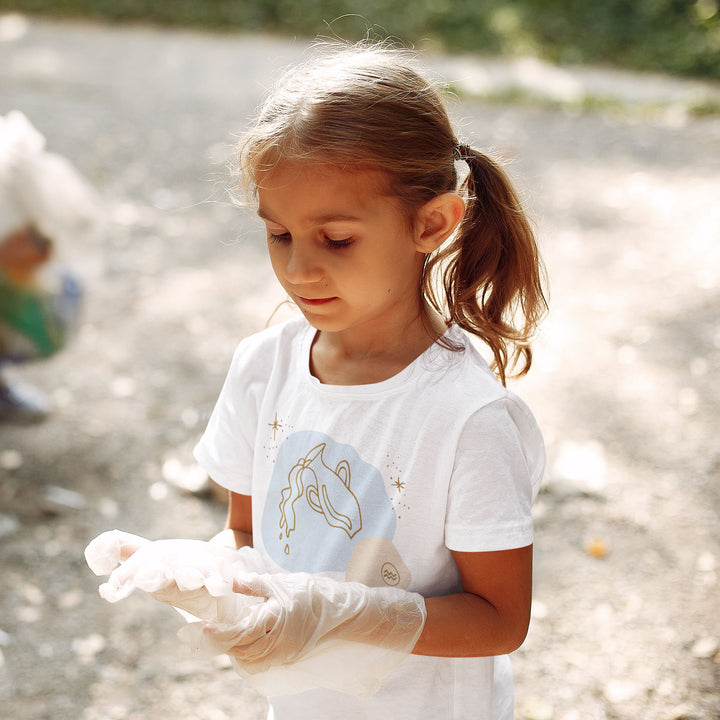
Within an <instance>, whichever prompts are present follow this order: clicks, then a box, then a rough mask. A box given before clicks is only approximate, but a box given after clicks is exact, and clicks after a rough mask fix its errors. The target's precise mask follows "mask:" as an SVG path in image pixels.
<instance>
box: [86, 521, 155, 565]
mask: <svg viewBox="0 0 720 720" xmlns="http://www.w3.org/2000/svg"><path fill="white" fill-rule="evenodd" d="M149 542H150V541H149V540H147V539H145V538H143V537H140V536H139V535H132V534H131V533H126V532H123V531H121V530H108V531H106V532H104V533H101V534H100V535H98V536H97V537H96V538H94V539H93V540H91V541H90V543H89V544H88V546H87V547H86V548H85V561H86V562H87V564H88V567H89V568H90V569H91V570H92V571H93V572H94V573H95V574H96V575H109V574H110V573H111V572H112V571H113V569H114V568H115V567H117V566H118V565H119V564H120V563H121V562H122V561H123V560H126V559H127V558H129V557H130V556H131V555H132V554H133V553H134V552H135V551H136V550H137V549H138V548H140V547H141V546H142V545H145V544H147V543H149Z"/></svg>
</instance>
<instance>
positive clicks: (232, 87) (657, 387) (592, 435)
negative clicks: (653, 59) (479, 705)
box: [0, 18, 720, 720]
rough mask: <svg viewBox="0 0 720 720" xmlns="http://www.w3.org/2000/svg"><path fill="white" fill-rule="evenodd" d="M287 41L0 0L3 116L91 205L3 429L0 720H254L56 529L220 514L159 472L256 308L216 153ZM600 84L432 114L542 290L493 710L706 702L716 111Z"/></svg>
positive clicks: (686, 711)
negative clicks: (600, 100)
mask: <svg viewBox="0 0 720 720" xmlns="http://www.w3.org/2000/svg"><path fill="white" fill-rule="evenodd" d="M305 47H306V43H304V42H301V41H296V42H292V41H280V40H276V39H271V38H260V37H238V36H210V35H203V34H191V33H185V32H162V31H157V30H151V29H146V28H141V27H135V28H107V27H101V26H86V25H82V24H52V23H41V22H32V23H30V24H29V25H25V24H23V23H22V22H21V20H20V19H19V18H14V19H11V20H10V21H8V20H7V18H3V19H0V113H5V112H7V111H8V110H10V109H14V108H17V109H21V110H23V111H24V112H25V113H26V114H27V115H28V117H29V118H30V119H31V121H32V122H33V123H34V124H35V125H36V126H37V127H38V128H40V129H41V130H42V131H43V133H44V134H45V135H46V136H47V138H48V144H49V147H50V148H51V149H52V150H54V151H56V152H60V153H62V154H64V155H66V156H67V157H69V158H71V159H72V160H73V162H74V163H75V164H76V165H77V166H78V167H79V168H80V169H81V171H82V172H83V173H84V174H85V176H86V177H87V178H88V179H89V180H90V181H91V182H92V183H93V185H94V186H95V187H96V188H97V190H98V193H99V196H100V200H101V203H102V213H103V217H104V224H103V226H102V228H101V229H100V230H99V232H98V233H97V235H96V236H95V237H94V238H83V239H78V238H73V239H69V240H67V241H66V242H65V244H64V246H63V248H62V256H63V258H64V259H65V260H66V261H67V262H69V263H70V264H71V265H73V266H74V267H75V268H76V269H77V270H78V271H79V272H81V273H82V275H83V277H84V278H85V282H86V289H87V302H86V312H85V316H84V320H83V323H82V326H81V327H80V329H79V331H78V333H77V336H76V338H75V339H74V341H73V343H72V345H71V346H70V347H69V348H68V349H67V350H66V351H65V352H63V353H62V354H60V355H58V356H57V357H55V358H53V359H52V360H50V361H47V362H44V363H38V364H36V365H33V366H31V367H23V368H19V369H18V371H17V374H18V376H19V377H21V378H22V379H23V380H26V381H28V382H31V383H33V384H35V385H36V386H38V387H40V388H42V389H43V390H44V391H46V392H47V393H49V394H50V395H51V396H52V398H53V401H54V404H55V412H54V414H53V416H52V417H51V419H49V420H48V421H47V422H46V423H44V424H42V425H39V426H36V427H29V428H28V427H15V426H2V427H0V541H1V542H0V578H1V580H0V718H2V719H3V720H49V719H52V720H176V719H177V718H186V719H187V720H227V719H229V718H232V719H233V720H241V719H242V720H259V719H260V718H263V717H264V712H265V704H264V700H263V699H262V698H261V697H258V696H257V695H255V694H254V693H253V692H251V691H250V690H249V689H247V688H245V687H244V686H243V684H242V682H241V681H240V679H239V678H238V677H237V676H236V675H235V674H234V673H233V671H232V670H231V669H229V668H228V667H227V666H226V665H224V664H223V663H211V662H208V661H204V660H199V659H196V658H193V657H191V656H190V655H189V653H188V652H187V651H186V650H185V648H184V647H183V646H182V645H181V643H180V642H179V641H178V640H177V638H176V637H175V631H176V630H177V629H178V628H179V627H180V625H181V623H182V621H181V620H180V618H179V617H178V616H176V615H175V614H174V613H173V612H172V611H170V610H169V609H168V608H166V607H164V606H158V605H156V604H155V603H154V602H153V601H152V600H151V599H150V598H148V597H143V596H140V595H138V596H137V597H136V596H132V597H130V598H129V599H127V600H125V601H123V602H122V603H121V604H119V605H115V606H111V605H109V604H107V603H105V602H104V601H102V600H101V599H100V598H99V597H98V595H97V585H98V580H97V578H95V577H94V576H93V575H92V574H91V573H90V571H89V570H88V568H87V566H86V565H85V562H84V559H83V549H84V547H85V545H86V544H87V543H88V541H89V540H90V539H91V538H93V537H94V536H95V535H97V534H99V533H100V532H102V531H103V530H106V529H110V528H113V527H118V528H121V529H124V530H128V531H130V532H135V533H138V534H141V535H145V536H148V537H153V538H160V537H192V538H201V539H204V538H207V537H209V536H210V535H212V534H213V533H214V532H216V531H217V530H218V529H219V528H220V527H221V525H222V522H223V519H224V508H223V507H222V505H221V504H220V503H218V502H215V501H213V500H211V499H206V498H199V497H196V496H194V495H190V494H187V493H185V492H182V491H180V490H179V489H178V487H177V482H178V479H179V480H180V481H192V480H194V479H195V478H196V468H194V466H193V463H192V458H191V449H192V447H193V445H194V443H195V441H196V440H197V438H198V436H199V434H200V432H201V431H202V428H203V426H204V423H205V420H206V418H207V416H208V413H209V411H210V410H211V408H212V406H213V403H214V400H215V398H216V396H217V393H218V391H219V388H220V384H221V382H222V380H223V377H224V373H225V371H226V368H227V365H228V363H229V360H230V355H231V353H232V350H233V348H234V346H235V344H236V343H237V342H238V340H239V339H240V338H241V337H243V336H244V335H246V334H247V333H249V332H252V331H255V330H257V329H260V328H261V327H263V326H264V325H265V323H266V321H267V320H268V318H269V316H270V315H271V313H272V311H273V309H274V307H275V306H276V303H277V302H278V300H279V299H281V296H280V295H279V293H278V290H277V289H276V288H275V285H274V284H273V280H272V277H271V274H270V271H269V268H268V265H267V263H266V261H265V258H264V254H263V241H262V237H261V235H260V233H259V228H257V226H256V224H255V222H254V220H253V218H252V213H248V212H243V211H240V210H238V209H236V208H234V207H232V206H231V205H230V204H229V203H228V202H227V197H226V194H225V189H226V187H227V185H228V183H229V178H228V174H227V172H226V163H227V161H228V158H229V157H230V148H231V145H232V142H233V135H234V133H236V132H237V131H239V130H240V129H241V128H242V127H243V126H244V124H245V122H246V120H247V118H248V116H249V115H250V114H251V113H252V110H253V109H254V107H255V106H256V104H257V102H258V101H259V98H260V97H261V95H262V91H263V88H264V87H265V86H266V85H267V84H268V83H269V82H270V81H271V80H272V77H273V75H274V74H275V73H276V72H277V69H278V68H280V67H282V66H283V65H285V64H286V63H287V62H289V61H292V60H294V59H296V58H297V57H299V56H300V54H301V53H302V51H303V50H304V48H305ZM432 62H433V63H435V66H436V67H437V68H438V69H440V71H442V72H443V73H445V74H446V75H448V74H449V75H451V76H450V77H446V79H448V80H450V81H453V82H456V81H458V80H459V79H460V78H459V77H453V76H452V75H453V74H454V73H457V74H462V75H463V78H464V79H465V81H468V82H469V81H470V80H473V79H482V78H481V77H480V75H481V74H482V65H480V66H477V65H474V66H466V65H462V66H461V65H458V64H453V63H450V62H448V61H447V59H442V58H435V59H433V60H432ZM473 73H475V75H473ZM557 73H560V76H559V77H560V79H562V80H564V82H565V83H566V85H567V83H568V82H569V83H570V84H572V82H574V81H576V80H577V76H576V75H573V74H572V73H567V72H565V71H562V72H561V71H560V70H558V71H557ZM557 73H556V76H557ZM556 76H554V77H556ZM613 77H614V78H615V79H616V80H618V82H619V79H621V80H622V83H623V92H624V93H625V94H624V100H623V102H625V103H627V102H629V103H630V106H626V107H625V109H624V110H621V109H620V108H619V107H617V106H613V107H609V108H608V109H606V110H604V111H600V110H598V111H594V112H593V111H584V112H580V111H576V110H573V109H572V108H570V107H569V106H568V105H566V106H559V105H558V106H549V105H547V104H543V103H536V104H510V105H502V104H497V103H489V102H482V101H480V100H472V99H470V98H469V97H465V99H463V100H461V101H457V102H455V103H453V108H452V110H453V114H454V115H455V116H456V118H457V119H458V122H459V125H460V127H461V134H462V135H463V136H464V137H465V138H467V139H469V140H470V141H471V142H472V144H474V145H476V146H478V147H481V148H495V149H496V150H497V151H498V153H499V154H500V155H502V156H503V157H504V158H506V159H508V160H509V161H510V165H509V169H510V171H511V172H512V173H513V175H514V176H515V177H516V179H517V180H518V182H519V184H520V186H521V187H522V188H523V190H524V194H525V196H526V198H527V201H528V205H529V207H530V209H531V212H532V214H533V216H534V217H535V219H536V223H537V227H538V231H539V235H540V239H541V243H542V247H543V251H544V254H545V258H546V262H547V265H548V269H549V275H550V280H551V308H552V310H551V314H550V316H549V318H548V320H547V321H546V323H545V325H544V327H543V332H542V335H541V337H540V338H539V341H538V344H537V349H536V365H535V367H534V369H533V371H532V372H531V374H530V376H529V377H528V378H526V379H523V380H522V381H520V382H517V383H515V384H514V389H516V390H517V391H518V392H519V393H520V394H521V395H522V396H523V397H524V398H525V399H526V400H527V401H528V402H529V403H530V405H531V407H532V408H533V409H534V411H535V413H536V415H537V417H538V419H539V421H540V424H541V426H542V428H543V430H544V433H545V436H546V440H547V447H548V469H547V474H546V479H545V483H544V487H543V490H542V493H541V496H540V499H539V502H538V504H537V507H536V561H535V562H536V569H535V589H534V610H533V619H532V623H531V628H530V632H529V635H528V638H527V640H526V642H525V644H524V645H523V647H522V648H521V649H520V650H519V651H518V652H517V653H516V654H515V659H514V664H515V671H516V697H517V718H518V719H520V720H620V719H623V720H625V719H627V720H630V719H631V718H632V719H633V720H637V719H642V720H680V719H681V718H683V719H687V720H690V719H694V720H695V719H697V720H700V719H704V720H710V719H714V720H718V718H720V583H719V582H718V573H719V572H720V520H719V511H720V445H719V444H718V440H717V431H718V427H719V422H718V421H719V420H720V391H719V390H718V383H717V378H718V372H719V371H720V314H719V312H718V311H719V309H720V244H719V242H718V241H719V240H720V202H718V198H720V117H718V116H717V115H715V116H709V117H706V118H699V119H693V118H692V117H690V116H688V115H687V113H685V112H684V110H683V108H684V107H685V105H683V103H687V97H688V95H687V92H691V91H693V90H694V87H695V86H694V85H693V84H692V83H678V82H670V81H669V80H667V81H666V82H665V84H663V82H664V80H663V79H662V78H644V77H635V76H629V75H612V77H611V79H612V78H613ZM652 83H658V84H659V85H661V86H662V87H669V88H670V94H669V95H668V96H667V97H670V98H672V97H676V98H677V97H679V96H678V94H677V93H678V92H682V93H686V94H685V95H683V98H684V99H681V100H678V102H672V100H670V101H668V100H667V98H665V100H664V101H663V102H664V103H665V106H664V108H662V109H659V110H656V111H655V112H650V111H649V110H648V109H647V107H640V106H633V105H632V99H633V96H632V93H631V94H630V96H629V97H628V94H627V90H628V88H630V90H631V91H632V88H633V87H634V88H636V89H637V97H638V98H640V97H644V95H643V93H645V92H646V91H647V90H648V88H649V87H650V86H651V85H652ZM542 86H543V81H542V80H541V81H540V82H539V87H540V88H541V89H543V88H542ZM544 89H545V90H547V91H548V92H549V91H550V90H551V87H550V84H548V86H547V87H545V88H544ZM686 91H687V92H686ZM673 92H675V93H676V94H675V95H673Z"/></svg>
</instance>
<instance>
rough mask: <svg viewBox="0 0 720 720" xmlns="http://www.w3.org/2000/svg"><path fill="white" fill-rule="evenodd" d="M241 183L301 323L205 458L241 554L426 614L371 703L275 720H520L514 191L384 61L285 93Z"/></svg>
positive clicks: (242, 370) (343, 69)
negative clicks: (409, 602) (251, 550)
mask: <svg viewBox="0 0 720 720" xmlns="http://www.w3.org/2000/svg"><path fill="white" fill-rule="evenodd" d="M239 159H240V170H241V173H242V175H243V177H244V178H245V179H246V181H247V184H248V186H249V188H250V190H251V191H252V192H254V193H255V195H256V197H257V200H258V215H259V216H260V218H261V219H262V220H263V222H264V223H265V226H266V229H267V238H268V250H269V253H270V260H271V263H272V266H273V269H274V271H275V274H276V275H277V278H278V280H279V282H280V284H281V285H282V286H283V288H284V289H285V291H286V292H287V293H288V295H289V296H290V298H291V299H292V300H293V301H294V302H295V304H296V305H297V306H298V308H299V309H300V310H301V312H302V315H303V317H300V318H298V319H296V320H292V321H290V322H288V323H286V324H283V325H281V326H279V327H272V328H270V329H269V330H267V331H265V332H262V333H260V334H258V335H256V336H254V337H250V338H248V339H246V340H245V341H244V342H242V343H241V344H240V346H239V348H238V350H237V352H236V354H235V356H234V359H233V363H232V367H231V369H230V371H229V374H228V377H227V380H226V383H225V386H224V388H223V391H222V393H221V395H220V399H219V401H218V404H217V406H216V408H215V411H214V413H213V415H212V418H211V420H210V423H209V426H208V428H207V431H206V432H205V434H204V436H203V438H202V439H201V441H200V443H199V445H198V447H197V449H196V457H197V459H198V461H199V462H200V463H201V464H202V465H203V466H204V467H205V469H206V470H207V471H208V473H209V474H210V476H211V477H212V478H213V479H214V480H215V482H218V483H219V484H221V485H223V486H224V487H226V488H227V489H228V490H229V491H230V509H229V516H228V531H227V534H228V535H232V545H233V546H235V547H237V546H241V545H245V544H254V546H255V547H256V548H258V549H260V550H261V551H262V552H263V553H264V554H266V555H267V556H269V558H270V559H271V560H272V561H273V562H274V563H276V564H277V565H278V566H280V567H281V568H283V569H285V570H288V571H294V572H297V571H304V572H309V573H317V572H326V573H327V572H335V573H337V577H339V578H343V579H345V580H358V581H360V582H364V583H365V584H366V585H369V586H382V585H384V584H387V585H390V586H395V587H401V588H404V589H406V590H407V591H414V592H416V593H419V594H420V595H422V596H423V597H424V598H425V610H426V613H427V616H426V619H425V622H424V627H423V629H422V632H421V634H420V635H419V638H418V639H417V643H416V644H415V646H414V649H413V657H411V658H408V660H407V661H406V662H404V663H403V664H402V665H400V667H399V668H398V669H397V670H396V671H394V673H393V674H391V675H390V676H389V677H388V678H387V680H386V681H385V683H384V684H383V686H382V687H381V689H380V690H379V691H378V692H377V693H376V694H375V695H374V696H372V697H371V698H364V699H358V698H353V697H351V696H348V695H341V694H339V693H333V692H331V691H323V690H318V691H310V692H306V693H303V694H301V695H297V696H285V697H280V698H277V699H271V706H272V709H273V713H274V714H273V717H274V718H275V720H283V719H284V718H293V719H294V718H315V719H318V718H334V719H337V718H340V717H342V718H378V717H388V718H394V719H397V718H401V717H402V718H404V717H407V718H413V719H414V720H417V719H418V718H433V719H438V718H463V720H465V719H466V718H471V717H472V718H488V719H489V718H493V719H494V718H510V717H512V680H511V671H510V669H509V662H508V659H507V657H506V653H509V652H511V651H513V650H515V649H516V648H517V647H518V646H519V645H520V644H521V643H522V641H523V639H524V637H525V634H526V631H527V627H528V621H529V614H530V598H531V576H532V539H533V537H532V521H531V516H530V506H531V504H532V501H533V498H534V497H535V494H536V493H537V490H538V486H539V483H540V479H541V474H542V470H543V460H544V450H543V443H542V439H541V436H540V433H539V431H538V429H537V426H536V423H535V421H534V419H533V417H532V415H531V414H530V412H529V410H528V409H527V407H526V406H525V405H524V404H523V403H522V402H521V401H520V400H519V399H518V398H517V397H515V396H514V395H513V394H512V393H510V392H509V391H508V390H506V389H505V387H504V384H505V380H506V376H507V374H508V372H509V370H510V369H511V368H513V367H517V369H518V370H519V373H520V374H522V373H525V372H527V370H528V369H529V367H530V362H531V351H530V346H529V339H530V336H531V333H532V331H533V329H534V327H535V325H536V323H537V321H538V319H539V317H540V316H541V314H542V312H543V310H544V308H545V303H544V298H543V294H542V289H541V269H540V261H539V257H538V251H537V248H536V244H535V241H534V238H533V233H532V231H531V229H530V227H529V225H528V222H527V220H526V218H525V216H524V214H523V211H522V209H521V207H520V204H519V202H518V200H517V197H516V195H515V193H514V191H513V189H512V188H511V186H510V183H509V181H508V178H507V177H506V175H505V174H504V172H503V171H502V170H501V169H500V168H499V167H498V165H497V164H495V163H494V162H493V161H492V160H491V159H490V158H488V157H487V156H486V155H484V154H482V153H480V152H478V151H475V150H473V149H471V148H469V147H467V146H465V145H462V144H460V143H459V141H458V140H457V138H456V136H455V134H454V132H453V130H452V128H451V125H450V122H449V119H448V116H447V114H446V111H445V109H444V107H443V105H442V102H441V100H440V99H439V97H438V94H437V92H436V91H435V89H434V88H433V87H432V86H431V84H429V83H428V82H426V81H425V80H424V79H422V78H421V77H420V76H419V75H418V74H416V72H415V71H414V70H413V69H412V67H411V65H410V64H409V63H408V62H407V60H406V57H405V56H404V54H403V53H400V52H398V51H394V50H387V49H381V48H377V47H364V48H360V49H345V50H332V51H330V52H326V53H324V54H321V55H320V57H317V58H315V59H313V60H311V61H310V62H308V63H307V64H305V65H303V66H300V67H298V68H297V69H295V70H294V71H292V72H290V74H288V75H287V76H286V77H285V78H284V79H283V80H282V82H281V83H280V84H279V87H278V88H277V89H276V91H275V92H274V94H273V95H272V96H271V97H270V98H269V100H268V101H267V102H266V104H265V106H264V107H263V109H262V111H261V113H260V116H259V119H258V120H257V123H256V124H255V126H254V127H253V128H252V129H251V130H250V131H249V132H248V133H247V135H246V136H245V138H244V139H243V140H242V142H241V144H240V153H239ZM456 163H466V164H467V167H468V169H469V174H468V175H467V180H466V181H465V185H464V198H465V199H462V198H461V196H460V195H459V194H457V192H456V190H457V186H458V178H457V170H456ZM433 271H436V272H435V273H434V272H433ZM434 275H439V283H435V282H433V276H434ZM437 284H440V285H441V287H442V292H441V293H438V292H437V290H436V285H437ZM469 335H474V336H476V337H478V338H480V340H482V341H484V343H485V344H486V346H487V347H488V348H489V350H490V351H491V353H492V368H493V370H494V371H495V374H496V376H497V379H499V381H500V382H498V381H497V379H496V378H495V377H493V373H492V372H491V371H490V369H489V368H488V365H487V364H486V363H485V361H484V360H483V359H482V358H481V355H480V354H479V353H478V351H477V350H476V349H475V347H474V346H473V344H472V343H471V342H470V337H469Z"/></svg>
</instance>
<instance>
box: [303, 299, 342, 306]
mask: <svg viewBox="0 0 720 720" xmlns="http://www.w3.org/2000/svg"><path fill="white" fill-rule="evenodd" d="M298 300H300V302H301V303H303V304H304V305H311V306H313V307H316V306H318V305H327V303H329V302H332V301H333V300H337V298H335V297H328V298H305V297H298Z"/></svg>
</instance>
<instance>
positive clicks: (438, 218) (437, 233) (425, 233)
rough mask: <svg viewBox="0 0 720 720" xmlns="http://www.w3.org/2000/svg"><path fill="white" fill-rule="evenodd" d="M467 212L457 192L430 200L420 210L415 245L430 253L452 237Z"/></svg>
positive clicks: (419, 250)
mask: <svg viewBox="0 0 720 720" xmlns="http://www.w3.org/2000/svg"><path fill="white" fill-rule="evenodd" d="M464 214H465V202H464V201H463V199H462V198H461V197H460V196H459V195H458V194H457V193H443V194H442V195H438V196H436V197H434V198H433V199H432V200H428V202H426V203H425V204H424V205H423V206H422V207H421V208H420V210H419V211H418V215H417V224H416V229H417V233H416V235H415V247H416V248H417V250H418V252H421V253H424V254H426V255H427V254H429V253H431V252H433V251H435V250H437V249H438V248H439V247H440V246H441V245H442V244H443V243H444V242H445V240H447V239H448V237H450V235H451V234H452V233H453V231H454V230H455V228H456V227H457V226H458V223H459V222H460V220H462V217H463V215H464Z"/></svg>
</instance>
